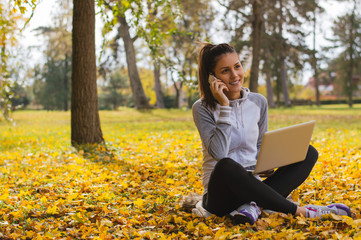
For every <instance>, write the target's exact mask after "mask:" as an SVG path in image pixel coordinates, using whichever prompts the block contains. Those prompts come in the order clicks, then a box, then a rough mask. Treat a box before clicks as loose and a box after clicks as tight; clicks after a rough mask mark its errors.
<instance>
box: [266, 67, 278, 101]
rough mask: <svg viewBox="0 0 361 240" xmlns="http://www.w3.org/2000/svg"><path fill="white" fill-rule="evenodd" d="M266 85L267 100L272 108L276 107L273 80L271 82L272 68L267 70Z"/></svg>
mask: <svg viewBox="0 0 361 240" xmlns="http://www.w3.org/2000/svg"><path fill="white" fill-rule="evenodd" d="M266 87H267V101H268V106H269V107H270V108H275V107H276V105H275V102H274V100H273V88H272V82H271V72H270V69H267V72H266Z"/></svg>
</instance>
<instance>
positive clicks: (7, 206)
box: [0, 106, 361, 239]
mask: <svg viewBox="0 0 361 240" xmlns="http://www.w3.org/2000/svg"><path fill="white" fill-rule="evenodd" d="M360 110H361V108H360V106H356V108H355V109H354V110H348V109H347V108H342V107H336V106H335V107H323V108H320V109H318V108H312V107H304V108H295V109H291V110H282V109H281V110H280V109H278V110H270V129H275V128H278V127H283V126H287V125H289V124H294V123H299V122H303V121H308V120H311V119H315V120H316V121H317V125H316V129H315V132H314V135H313V139H312V144H313V145H314V146H315V147H316V148H317V149H318V151H319V153H320V157H319V161H318V163H317V164H316V166H315V168H314V171H313V172H312V174H311V176H310V177H309V178H308V179H307V181H306V182H305V183H304V184H302V185H301V187H300V188H299V189H298V190H297V191H295V192H294V193H293V198H294V199H298V201H299V202H300V203H301V204H302V205H303V204H329V203H332V202H343V203H345V204H348V205H349V206H350V207H351V210H352V213H353V217H352V218H349V217H340V216H335V215H330V216H328V217H326V218H324V219H322V220H316V219H305V218H303V217H297V218H296V217H293V216H291V215H284V214H271V215H269V214H266V213H263V214H262V216H261V218H260V219H259V220H258V221H257V222H256V224H255V225H253V226H250V225H239V226H233V225H232V224H231V222H230V221H229V220H228V219H226V218H217V217H211V218H209V219H202V218H198V217H195V216H192V215H191V214H189V213H187V212H185V211H182V210H181V209H179V205H178V202H179V200H180V198H181V197H182V196H184V195H187V194H189V193H191V192H197V193H202V185H201V164H202V156H201V143H200V140H199V136H198V133H197V131H196V129H195V127H194V126H193V122H192V119H191V112H190V111H180V110H179V111H175V110H172V111H167V110H153V111H146V112H138V111H135V110H131V109H121V110H119V111H115V112H101V113H100V115H101V123H102V129H103V134H104V137H105V139H106V142H107V143H106V145H104V146H97V147H95V148H93V147H91V146H88V147H85V148H84V149H83V150H79V151H77V150H76V149H74V148H73V147H71V146H70V126H69V122H70V113H64V112H42V111H36V112H31V111H23V112H15V113H14V115H13V118H14V119H15V124H9V123H5V122H3V121H2V122H0V239H92V238H93V239H267V238H269V239H357V238H359V239H361V220H360V219H361V218H360V217H361V216H360V215H361V214H360V209H361V188H360V179H361V171H360V168H361V161H360V160H361V156H360V150H361V147H360V136H361V111H360Z"/></svg>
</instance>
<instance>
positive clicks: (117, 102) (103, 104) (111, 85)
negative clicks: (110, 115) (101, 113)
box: [99, 70, 131, 110]
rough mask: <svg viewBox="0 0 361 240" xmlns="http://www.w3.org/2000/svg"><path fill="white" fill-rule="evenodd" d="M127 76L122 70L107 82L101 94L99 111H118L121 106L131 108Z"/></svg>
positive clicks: (112, 75) (111, 76) (116, 72)
mask: <svg viewBox="0 0 361 240" xmlns="http://www.w3.org/2000/svg"><path fill="white" fill-rule="evenodd" d="M129 91H130V90H129V83H128V78H127V76H126V75H125V74H124V73H123V72H121V71H120V70H117V71H115V72H114V73H112V74H111V75H110V76H109V78H108V79H106V80H105V83H104V86H102V87H101V91H100V93H99V109H109V110H110V109H112V110H116V109H117V108H118V107H119V106H129V103H130V98H131V96H130V92H129Z"/></svg>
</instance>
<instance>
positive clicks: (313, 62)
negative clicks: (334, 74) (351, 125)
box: [312, 10, 321, 106]
mask: <svg viewBox="0 0 361 240" xmlns="http://www.w3.org/2000/svg"><path fill="white" fill-rule="evenodd" d="M312 60H313V61H312V66H313V71H314V79H315V90H316V105H317V106H320V105H321V104H320V90H319V85H320V84H319V79H318V71H317V59H316V10H314V12H313V59H312Z"/></svg>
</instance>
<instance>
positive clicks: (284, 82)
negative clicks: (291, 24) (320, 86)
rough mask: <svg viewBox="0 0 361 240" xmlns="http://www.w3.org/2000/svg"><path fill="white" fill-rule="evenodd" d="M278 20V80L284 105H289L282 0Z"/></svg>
mask: <svg viewBox="0 0 361 240" xmlns="http://www.w3.org/2000/svg"><path fill="white" fill-rule="evenodd" d="M279 3H280V21H279V27H278V31H279V33H278V34H279V38H280V42H279V44H280V75H281V76H280V80H281V85H282V93H283V100H284V104H285V106H286V107H290V106H291V101H290V97H289V95H288V84H287V68H286V57H285V46H284V41H285V40H284V39H283V1H282V0H280V1H279Z"/></svg>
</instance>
